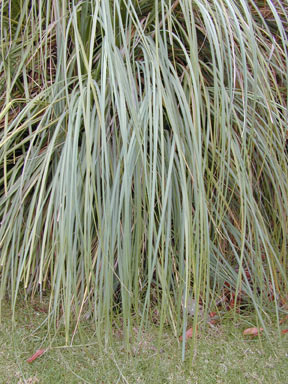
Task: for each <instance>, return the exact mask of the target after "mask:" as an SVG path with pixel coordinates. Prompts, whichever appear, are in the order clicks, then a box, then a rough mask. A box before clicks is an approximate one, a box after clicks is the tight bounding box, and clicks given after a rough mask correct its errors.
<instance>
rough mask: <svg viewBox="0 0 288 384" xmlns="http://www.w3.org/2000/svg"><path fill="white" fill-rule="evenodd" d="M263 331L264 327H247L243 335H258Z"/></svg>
mask: <svg viewBox="0 0 288 384" xmlns="http://www.w3.org/2000/svg"><path fill="white" fill-rule="evenodd" d="M261 332H263V328H256V327H253V328H247V329H245V331H244V332H243V335H245V336H247V335H249V336H257V335H258V334H259V333H261Z"/></svg>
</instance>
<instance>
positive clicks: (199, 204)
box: [0, 0, 288, 356]
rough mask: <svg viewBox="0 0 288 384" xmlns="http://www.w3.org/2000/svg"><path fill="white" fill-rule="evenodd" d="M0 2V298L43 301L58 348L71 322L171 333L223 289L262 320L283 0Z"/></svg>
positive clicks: (287, 194)
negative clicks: (61, 329)
mask: <svg viewBox="0 0 288 384" xmlns="http://www.w3.org/2000/svg"><path fill="white" fill-rule="evenodd" d="M0 7H1V11H0V12H1V14H0V33H1V43H0V44H1V46H0V57H1V60H0V76H1V77H0V95H1V96H0V97H1V98H0V106H1V112H0V124H1V130H0V140H1V142H0V164H1V167H0V218H1V228H0V247H1V250H0V252H1V253H0V279H1V281H0V303H1V300H4V298H5V297H6V296H7V297H9V298H10V300H11V303H12V307H13V309H14V310H15V307H16V304H17V299H18V298H19V296H24V297H25V298H26V299H28V298H30V297H32V298H33V297H35V296H36V295H40V298H41V299H43V295H44V294H45V295H47V297H48V300H49V315H48V318H49V324H50V325H51V326H52V325H53V324H55V326H56V325H57V324H59V320H61V321H62V323H63V324H64V326H65V332H66V341H67V342H68V341H71V339H73V337H74V335H75V332H76V331H77V327H78V326H79V323H80V322H81V320H82V319H83V318H85V317H90V318H91V319H92V320H93V321H94V323H95V327H96V330H97V335H98V337H99V339H101V338H102V336H103V335H105V336H106V338H108V339H109V337H110V336H111V334H112V329H113V322H114V320H115V318H116V316H120V318H121V324H122V326H123V331H124V335H125V340H126V341H127V344H128V342H129V338H130V336H131V330H132V327H133V326H134V325H133V324H135V323H137V324H138V325H139V326H140V327H145V326H146V325H147V324H149V322H150V321H152V320H153V321H156V322H157V324H158V325H159V330H160V333H161V332H162V331H163V328H164V327H165V326H167V324H169V325H170V326H171V327H172V330H173V332H174V333H175V335H180V334H183V335H184V334H185V331H186V328H187V321H188V322H189V319H190V316H191V313H192V312H193V315H194V317H193V324H194V329H196V325H197V323H198V322H199V319H202V318H204V319H205V318H207V316H208V313H209V312H210V311H212V310H215V308H216V310H218V311H219V312H221V311H222V310H223V309H225V308H226V309H227V306H229V303H228V304H227V297H228V292H229V295H230V302H231V301H233V302H234V304H235V305H234V306H233V308H232V310H233V312H234V313H235V312H236V311H237V310H238V309H239V306H238V307H237V305H236V303H237V302H238V303H239V302H240V303H243V301H244V302H245V303H246V306H247V307H248V308H249V310H250V311H252V310H253V311H254V312H255V314H256V317H257V321H258V323H259V326H261V327H263V328H264V330H265V329H266V325H267V321H269V319H270V317H275V316H276V319H277V320H278V323H279V317H280V316H281V314H282V312H285V310H286V312H287V294H288V289H287V263H288V260H287V241H288V185H287V179H288V162H287V155H288V151H287V138H288V136H287V121H288V113H287V99H288V90H287V77H288V55H287V51H288V35H287V30H288V4H287V2H286V1H280V0H274V1H272V0H266V1H264V0H263V1H260V0H259V1H256V0H254V1H252V0H237V1H236V0H193V1H190V0H189V1H188V0H174V1H173V0H153V1H149V0H113V1H109V0H82V1H76V0H74V1H73V0H57V1H54V0H53V1H52V0H13V1H12V0H2V2H1V5H0ZM232 296H233V297H232ZM231 297H232V299H233V300H232V299H231ZM191 303H192V304H191ZM230 304H231V303H230ZM191 305H193V308H191ZM200 305H201V308H200ZM239 305H240V304H239ZM285 305H286V307H285ZM240 311H241V308H240ZM240 315H241V314H240ZM155 318H156V320H155ZM184 351H185V337H184V338H183V356H184Z"/></svg>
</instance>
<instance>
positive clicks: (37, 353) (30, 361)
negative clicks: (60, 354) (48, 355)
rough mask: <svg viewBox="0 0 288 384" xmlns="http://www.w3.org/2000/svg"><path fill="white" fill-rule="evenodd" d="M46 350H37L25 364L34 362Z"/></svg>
mask: <svg viewBox="0 0 288 384" xmlns="http://www.w3.org/2000/svg"><path fill="white" fill-rule="evenodd" d="M45 351H46V350H45V349H38V350H37V351H36V352H35V353H34V355H32V356H31V357H29V359H27V363H32V362H33V361H34V360H36V359H37V358H38V357H40V356H42V355H43V353H44V352H45Z"/></svg>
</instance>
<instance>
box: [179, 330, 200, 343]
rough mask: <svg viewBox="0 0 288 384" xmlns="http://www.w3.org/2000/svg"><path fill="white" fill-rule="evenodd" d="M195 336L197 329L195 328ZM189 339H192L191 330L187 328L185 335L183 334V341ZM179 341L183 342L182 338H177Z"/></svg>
mask: <svg viewBox="0 0 288 384" xmlns="http://www.w3.org/2000/svg"><path fill="white" fill-rule="evenodd" d="M196 334H197V328H196ZM191 337H193V328H189V329H188V330H187V331H186V333H185V339H186V340H187V339H190V338H191ZM179 340H180V341H182V340H183V336H180V338H179Z"/></svg>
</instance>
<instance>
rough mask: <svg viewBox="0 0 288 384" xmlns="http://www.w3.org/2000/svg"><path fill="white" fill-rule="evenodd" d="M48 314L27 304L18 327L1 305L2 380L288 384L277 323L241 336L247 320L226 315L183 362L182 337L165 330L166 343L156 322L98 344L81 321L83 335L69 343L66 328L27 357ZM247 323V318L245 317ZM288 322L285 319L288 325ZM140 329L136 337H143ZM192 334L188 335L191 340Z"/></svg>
mask: <svg viewBox="0 0 288 384" xmlns="http://www.w3.org/2000/svg"><path fill="white" fill-rule="evenodd" d="M45 316H46V314H45V313H42V312H39V305H38V306H35V305H34V309H33V306H30V307H28V306H27V305H26V306H25V305H21V307H19V310H18V311H17V314H16V327H15V330H14V331H12V325H11V320H10V319H11V312H10V310H9V308H8V306H7V307H5V306H4V308H3V321H2V324H1V326H0V340H1V349H0V383H1V384H2V383H3V384H4V383H5V384H6V383H7V384H8V383H9V384H10V383H11V384H12V383H17V384H22V383H29V384H35V383H45V384H46V383H53V384H54V383H69V384H70V383H71V384H72V383H75V384H76V383H97V384H98V383H99V384H100V383H101V384H102V383H126V384H127V383H157V384H158V383H159V384H160V383H163V384H164V383H179V384H180V383H198V384H199V383H209V384H210V383H221V384H222V383H229V384H230V383H232V384H234V383H251V384H252V383H253V384H254V383H261V384H262V383H267V384H268V383H269V384H270V383H273V384H276V383H287V366H288V335H282V336H281V339H280V338H279V337H278V336H277V334H276V331H275V335H274V334H273V332H274V331H273V329H271V336H272V337H271V339H270V342H269V341H268V340H266V339H262V340H259V339H257V338H256V339H255V338H254V339H251V338H245V337H244V336H243V329H244V328H245V324H243V322H242V323H241V325H240V323H237V322H232V320H230V321H228V320H226V321H224V322H223V323H222V324H221V325H220V324H219V325H216V326H215V327H214V328H212V327H208V329H206V330H204V329H203V330H201V328H200V330H199V336H198V346H197V352H196V350H195V353H194V352H193V354H191V353H189V352H188V353H187V360H186V361H185V362H184V363H182V362H181V344H180V343H179V339H178V338H176V337H174V336H173V334H172V332H171V330H169V329H167V330H166V331H165V332H164V335H163V337H162V339H161V340H160V342H159V341H158V338H157V327H156V326H155V325H154V326H151V329H150V330H146V331H145V332H143V333H142V334H141V335H138V334H137V333H138V332H137V329H136V328H135V329H134V335H135V339H134V340H131V352H130V353H127V351H126V350H125V348H124V343H123V339H122V334H121V330H119V329H118V330H117V329H115V332H114V341H113V343H112V345H110V346H109V347H107V348H106V349H105V350H104V351H102V352H101V351H100V348H99V345H98V343H97V338H96V337H95V335H94V334H93V330H92V327H91V324H89V323H86V324H83V326H82V338H81V339H80V337H79V335H78V336H77V337H75V339H74V345H73V347H70V346H68V347H67V346H65V337H64V332H63V334H61V332H59V334H57V336H56V337H55V339H54V340H53V342H52V344H51V345H52V347H51V348H50V349H48V350H47V352H46V353H45V354H44V355H42V356H41V357H39V358H38V359H36V360H35V361H34V362H33V363H30V364H29V363H27V361H26V360H27V359H28V358H29V357H31V356H32V355H33V354H34V353H35V352H36V350H38V349H41V348H43V349H46V348H47V347H48V345H49V336H47V337H46V338H45V335H47V329H45V326H43V327H41V328H38V329H37V327H38V326H39V325H40V324H41V323H42V322H43V320H44V319H45ZM246 325H247V326H249V323H248V322H247V324H246ZM285 326H286V325H285V324H283V327H285ZM137 336H138V338H137ZM191 342H192V341H190V340H189V341H188V345H189V344H190V343H191Z"/></svg>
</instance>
